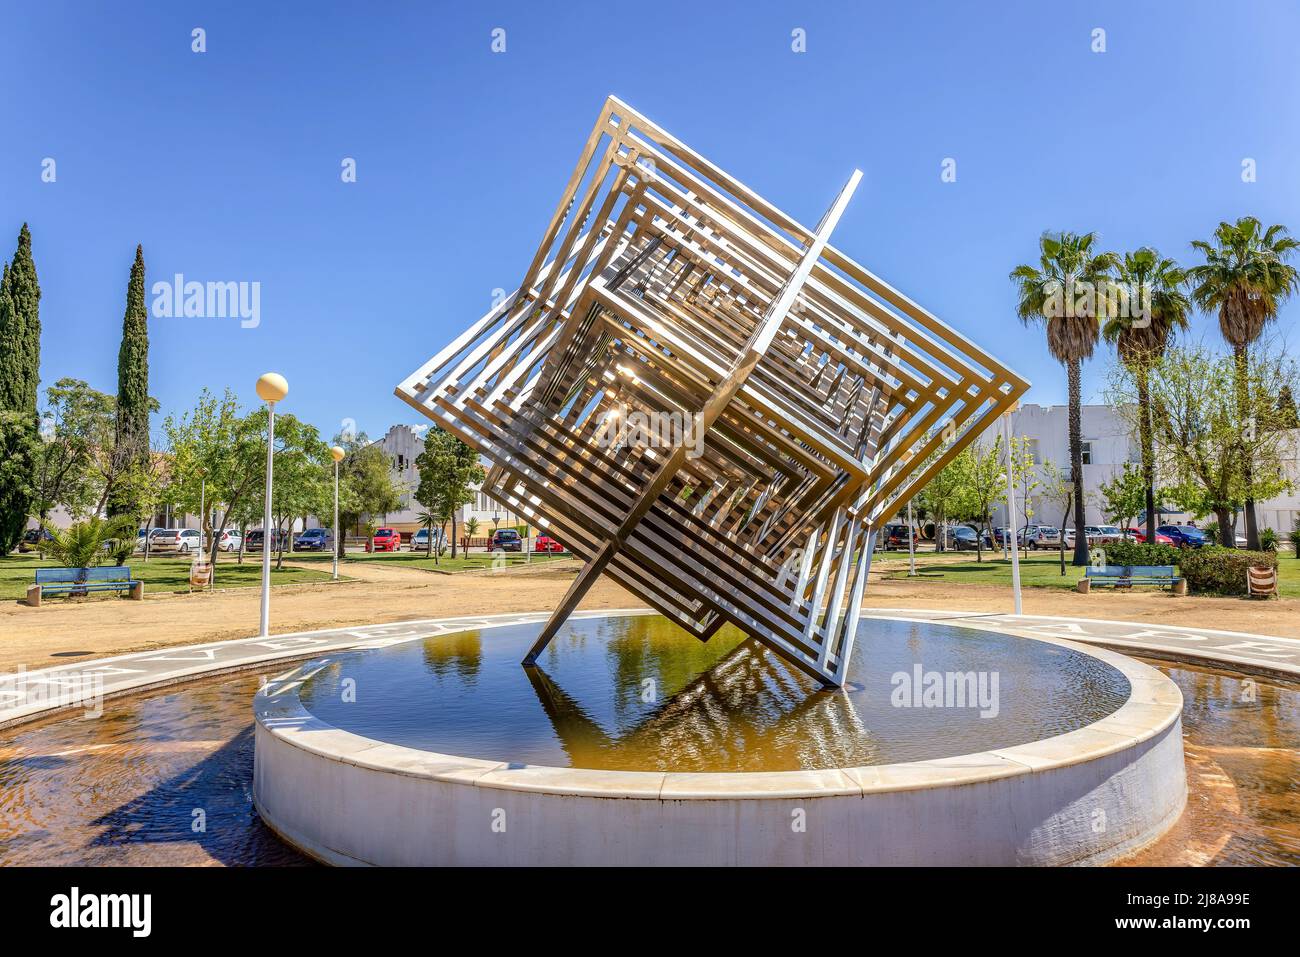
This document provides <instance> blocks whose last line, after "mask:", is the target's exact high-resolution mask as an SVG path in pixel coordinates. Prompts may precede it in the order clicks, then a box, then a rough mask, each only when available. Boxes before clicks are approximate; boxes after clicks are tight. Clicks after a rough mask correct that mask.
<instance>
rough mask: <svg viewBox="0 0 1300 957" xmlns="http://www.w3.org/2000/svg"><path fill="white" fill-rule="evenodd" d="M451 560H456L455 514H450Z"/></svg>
mask: <svg viewBox="0 0 1300 957" xmlns="http://www.w3.org/2000/svg"><path fill="white" fill-rule="evenodd" d="M451 560H452V561H455V560H456V513H455V512H452V513H451Z"/></svg>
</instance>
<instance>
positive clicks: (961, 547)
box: [948, 525, 979, 552]
mask: <svg viewBox="0 0 1300 957" xmlns="http://www.w3.org/2000/svg"><path fill="white" fill-rule="evenodd" d="M978 542H979V534H978V533H977V532H976V531H975V529H973V528H971V527H970V526H969V525H953V526H950V527H949V529H948V547H949V548H951V549H952V550H953V551H955V552H964V551H969V550H972V549H974V548H975V547H976V545H977V543H978Z"/></svg>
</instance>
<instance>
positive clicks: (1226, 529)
mask: <svg viewBox="0 0 1300 957" xmlns="http://www.w3.org/2000/svg"><path fill="white" fill-rule="evenodd" d="M1214 517H1215V519H1216V521H1217V522H1218V526H1219V544H1220V545H1222V546H1223V547H1224V548H1236V547H1237V529H1236V523H1235V522H1234V521H1233V520H1232V511H1231V510H1230V509H1226V508H1224V509H1215V510H1214Z"/></svg>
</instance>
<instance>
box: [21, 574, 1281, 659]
mask: <svg viewBox="0 0 1300 957" xmlns="http://www.w3.org/2000/svg"><path fill="white" fill-rule="evenodd" d="M579 567H580V566H579V563H578V562H577V561H576V560H575V561H561V562H553V563H547V564H545V565H538V566H533V567H528V566H523V567H518V568H512V569H510V570H508V571H503V572H497V573H492V572H487V571H484V572H463V573H460V574H455V575H446V574H437V573H432V572H427V571H421V570H418V569H410V568H394V567H384V565H383V564H382V563H381V562H378V561H369V562H350V563H348V564H347V565H346V566H345V567H344V569H343V570H344V573H345V574H347V575H348V576H351V577H353V578H355V579H357V580H356V581H346V582H338V583H319V584H304V585H282V586H278V587H276V588H275V589H274V590H273V592H272V596H271V630H272V632H273V633H276V634H282V633H287V632H295V631H308V630H312V629H317V628H339V627H347V626H351V625H367V624H380V623H385V622H394V621H404V620H410V619H415V618H443V617H450V616H454V615H475V614H494V613H499V612H512V611H543V610H547V609H550V608H553V607H554V606H555V605H556V603H558V601H559V600H560V598H561V596H562V595H563V594H564V592H565V590H566V589H567V588H568V586H569V583H570V582H571V581H572V579H573V576H574V575H575V574H576V573H577V570H578V568H579ZM874 577H875V576H874V575H873V578H874ZM1023 594H1024V610H1025V613H1026V614H1031V615H1034V614H1037V615H1068V616H1073V617H1078V618H1111V619H1122V620H1128V621H1138V622H1149V623H1151V624H1153V625H1185V626H1188V627H1197V628H1221V629H1224V630H1228V631H1248V632H1255V633H1257V634H1265V635H1280V636H1284V637H1291V638H1300V601H1294V600H1286V599H1283V600H1281V601H1262V602H1260V601H1248V600H1246V599H1235V598H1174V597H1172V596H1170V595H1168V594H1166V593H1163V592H1140V593H1131V594H1122V593H1102V594H1092V595H1079V594H1076V593H1074V592H1063V591H1059V590H1056V589H1045V588H1027V589H1025V591H1024V593H1023ZM258 599H259V591H258V589H256V588H238V589H231V590H229V591H218V592H216V593H213V594H207V595H205V594H195V595H160V596H157V597H153V598H146V599H145V600H144V601H142V602H132V601H126V600H123V599H120V598H115V597H98V598H88V599H77V600H70V601H64V600H55V601H52V602H49V603H47V604H45V605H43V606H42V607H40V608H29V607H27V606H26V605H24V604H21V603H18V602H12V603H7V604H3V605H0V671H9V670H12V669H14V668H16V667H17V666H19V665H26V666H27V667H28V668H45V667H50V666H53V665H59V664H67V663H69V662H70V661H74V660H85V659H89V658H92V657H95V658H99V657H105V656H108V655H113V654H123V653H126V652H132V651H146V650H149V649H153V648H164V647H168V646H171V645H182V644H195V643H198V642H207V641H223V640H228V639H233V638H246V637H249V636H250V635H253V634H256V632H257V624H258ZM640 604H641V602H639V601H638V600H637V599H636V598H635V597H634V596H632V595H631V594H630V593H628V592H626V591H624V590H623V589H622V588H620V587H619V586H618V585H616V584H614V583H613V582H611V581H609V580H608V579H602V580H601V581H600V582H598V583H597V584H596V586H595V587H594V588H592V590H591V591H590V592H589V593H588V595H587V597H586V599H585V600H584V601H583V603H582V604H581V605H580V606H579V607H581V608H631V607H636V606H638V605H640ZM864 604H865V605H867V606H875V607H895V608H948V609H952V610H954V611H956V610H963V611H986V612H992V613H1007V612H1010V611H1011V610H1012V606H1011V593H1010V590H1009V589H1007V588H1005V587H1002V586H994V585H973V584H963V585H960V586H953V585H952V584H951V583H944V582H934V581H873V582H872V583H871V586H870V588H869V589H868V593H867V596H866V599H865V602H864Z"/></svg>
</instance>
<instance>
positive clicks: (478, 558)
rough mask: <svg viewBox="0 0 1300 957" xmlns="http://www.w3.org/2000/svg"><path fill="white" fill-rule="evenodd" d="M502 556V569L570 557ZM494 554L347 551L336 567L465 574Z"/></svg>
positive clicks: (311, 557) (300, 558) (305, 558)
mask: <svg viewBox="0 0 1300 957" xmlns="http://www.w3.org/2000/svg"><path fill="white" fill-rule="evenodd" d="M284 557H285V559H286V560H287V559H289V558H291V557H292V559H293V560H294V561H296V562H309V563H313V564H314V563H316V562H320V563H321V564H322V565H325V566H328V565H329V563H330V556H329V555H321V554H319V553H315V552H302V553H295V554H294V555H292V556H290V555H288V554H286V555H285V556H284ZM502 557H504V559H505V567H506V568H516V567H518V566H520V565H523V564H525V563H528V562H530V561H531V563H532V564H537V563H539V562H553V561H556V560H558V559H561V558H572V557H573V556H572V555H570V554H568V553H563V554H556V553H554V552H534V553H533V555H532V557H531V559H530V558H529V557H527V556H525V555H522V554H520V553H519V552H504V553H502ZM495 558H497V556H495V555H489V554H487V553H486V552H473V553H471V554H470V555H468V556H466V555H463V554H460V553H457V556H456V558H455V559H453V558H452V557H451V552H448V553H447V554H445V555H443V556H442V557H441V558H440V559H438V560H437V561H436V562H435V561H434V560H433V559H432V558H429V557H428V556H426V555H425V553H424V552H422V551H420V552H407V551H402V552H348V556H347V558H345V559H343V561H342V562H341V563H340V567H345V566H346V565H347V564H348V563H349V562H379V563H383V564H386V565H390V566H391V567H394V568H415V569H420V570H423V571H439V572H465V571H476V570H480V569H484V568H491V567H492V562H493V560H494V559H495Z"/></svg>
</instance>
